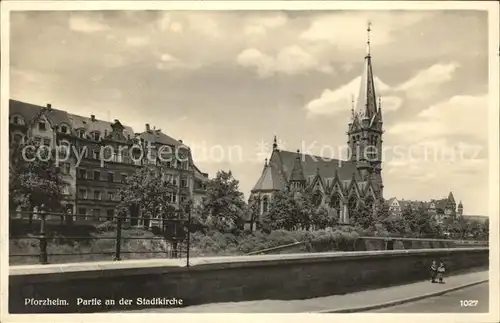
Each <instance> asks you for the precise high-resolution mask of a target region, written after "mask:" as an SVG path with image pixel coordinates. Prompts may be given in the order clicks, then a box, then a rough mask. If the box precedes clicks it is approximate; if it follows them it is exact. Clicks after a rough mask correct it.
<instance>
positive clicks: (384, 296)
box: [133, 271, 488, 313]
mask: <svg viewBox="0 0 500 323" xmlns="http://www.w3.org/2000/svg"><path fill="white" fill-rule="evenodd" d="M487 279H488V271H478V272H471V273H467V274H461V275H456V276H450V277H446V284H431V283H430V282H429V281H427V280H426V281H421V282H417V283H412V284H407V285H402V286H393V287H387V288H382V289H376V290H367V291H362V292H356V293H351V294H346V295H333V296H327V297H318V298H312V299H304V300H286V301H285V300H259V301H247V302H232V303H214V304H203V305H197V306H189V307H184V308H158V309H144V310H139V311H133V312H143V313H144V312H155V313H164V312H177V313H179V312H184V313H301V312H302V313H303V312H318V311H332V310H333V311H338V310H342V309H351V308H359V307H363V306H369V305H377V304H384V303H387V302H391V301H396V300H401V299H407V298H411V297H416V296H421V295H425V294H429V293H434V292H439V291H445V290H447V289H450V288H454V287H460V286H464V285H465V284H469V283H473V282H480V281H485V280H487ZM471 290H472V291H473V294H470V295H469V294H466V293H468V291H466V292H465V293H462V294H460V292H458V291H457V292H456V293H457V294H456V295H458V296H451V297H448V296H446V294H444V295H441V296H437V297H433V302H437V299H439V300H441V299H443V301H442V302H441V303H440V304H442V305H441V306H443V308H444V307H446V309H448V311H463V309H460V306H459V305H460V303H459V302H460V299H470V300H472V299H477V300H479V304H478V307H479V306H481V307H480V308H479V309H483V310H484V307H483V306H484V305H485V304H487V302H488V284H487V283H485V284H481V288H476V289H474V288H471ZM453 295H455V294H453ZM460 295H461V296H460ZM460 297H463V298H460ZM455 300H456V302H457V304H458V305H457V307H456V309H455V308H452V307H453V304H454V302H455ZM422 302H425V300H422ZM422 304H424V303H422ZM401 306H403V305H401ZM420 306H421V307H422V308H425V305H420ZM394 308H395V310H394V311H400V312H405V311H407V310H404V309H401V310H400V309H399V307H398V308H396V307H394ZM401 308H403V307H401ZM418 308H420V307H418ZM434 308H436V307H434ZM486 309H487V307H486ZM412 310H413V309H410V311H412ZM475 310H478V309H475ZM424 311H425V309H423V310H422V312H424ZM437 311H438V312H439V311H441V310H440V309H438V310H437ZM442 311H445V310H442ZM389 312H390V311H389Z"/></svg>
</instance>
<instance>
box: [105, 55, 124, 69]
mask: <svg viewBox="0 0 500 323" xmlns="http://www.w3.org/2000/svg"><path fill="white" fill-rule="evenodd" d="M103 64H104V66H106V67H108V68H117V67H121V66H123V65H124V64H125V59H124V58H123V57H121V56H118V55H114V54H106V55H104V56H103Z"/></svg>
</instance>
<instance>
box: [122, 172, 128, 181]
mask: <svg viewBox="0 0 500 323" xmlns="http://www.w3.org/2000/svg"><path fill="white" fill-rule="evenodd" d="M125 182H127V174H122V183H125Z"/></svg>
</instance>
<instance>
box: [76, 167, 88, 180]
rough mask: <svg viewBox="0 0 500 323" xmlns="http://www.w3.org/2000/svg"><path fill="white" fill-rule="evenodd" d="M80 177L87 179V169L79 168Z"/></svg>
mask: <svg viewBox="0 0 500 323" xmlns="http://www.w3.org/2000/svg"><path fill="white" fill-rule="evenodd" d="M78 177H80V178H81V179H87V170H86V169H79V170H78Z"/></svg>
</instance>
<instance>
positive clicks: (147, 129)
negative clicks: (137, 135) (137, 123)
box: [146, 123, 151, 132]
mask: <svg viewBox="0 0 500 323" xmlns="http://www.w3.org/2000/svg"><path fill="white" fill-rule="evenodd" d="M150 130H151V128H150V127H149V123H146V131H147V132H149V131H150Z"/></svg>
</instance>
